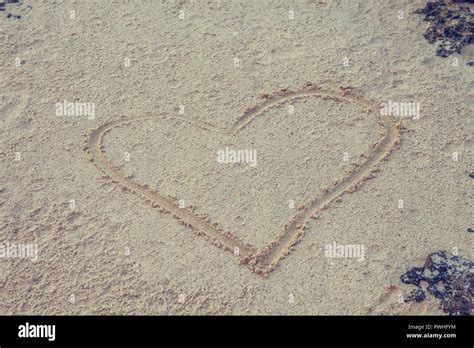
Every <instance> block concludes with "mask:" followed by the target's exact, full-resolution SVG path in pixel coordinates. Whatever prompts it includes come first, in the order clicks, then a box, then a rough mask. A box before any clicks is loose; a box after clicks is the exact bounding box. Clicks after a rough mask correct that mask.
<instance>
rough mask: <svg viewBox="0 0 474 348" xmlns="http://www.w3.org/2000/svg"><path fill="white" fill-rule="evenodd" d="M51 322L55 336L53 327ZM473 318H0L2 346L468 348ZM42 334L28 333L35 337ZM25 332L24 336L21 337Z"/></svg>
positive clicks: (473, 336)
mask: <svg viewBox="0 0 474 348" xmlns="http://www.w3.org/2000/svg"><path fill="white" fill-rule="evenodd" d="M44 325H54V339H53V334H52V333H53V330H52V328H53V327H52V326H44ZM473 332H474V325H473V320H472V317H433V316H431V317H426V316H414V317H378V316H367V317H355V316H337V317H329V316H317V317H316V316H288V317H278V316H258V317H255V316H244V317H235V316H232V317H231V316H226V317H221V316H213V317H207V316H206V317H205V316H201V317H189V316H188V317H183V316H181V317H176V316H173V317H172V316H166V317H162V316H160V317H156V316H107V317H105V316H101V317H95V316H75V317H70V316H1V317H0V346H1V347H2V348H8V347H11V346H17V345H18V346H26V345H34V346H39V345H41V346H46V345H51V346H55V345H56V346H57V345H68V344H76V345H77V344H86V343H87V344H100V345H106V344H111V345H112V344H113V345H117V344H121V345H130V346H138V345H145V344H158V345H160V344H161V345H169V344H192V345H194V346H195V345H199V344H206V345H209V344H220V345H222V344H249V343H251V344H259V345H261V344H291V345H295V344H311V345H314V344H324V345H335V344H339V345H354V344H356V345H364V344H392V345H399V344H408V345H416V346H419V345H430V346H432V345H438V344H443V345H445V344H447V345H449V346H466V347H467V346H469V347H472V346H473V343H474V339H473V338H474V335H473ZM40 334H41V335H42V336H43V337H31V336H39V335H40ZM20 336H27V337H20Z"/></svg>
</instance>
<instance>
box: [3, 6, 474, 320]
mask: <svg viewBox="0 0 474 348" xmlns="http://www.w3.org/2000/svg"><path fill="white" fill-rule="evenodd" d="M425 4H426V1H389V0H380V1H362V0H360V1H358V0H357V1H356V0H350V1H336V0H326V1H317V0H313V1H311V0H307V1H306V0H293V1H270V0H268V1H264V0H262V1H245V0H241V1H224V0H222V1H218V0H209V1H201V0H196V1H151V0H149V1H145V0H142V1H138V0H137V1H125V0H123V1H119V0H114V1H112V0H104V1H90V0H87V1H79V0H77V1H72V0H71V1H29V0H22V1H21V3H20V4H13V3H7V4H6V5H5V8H6V11H3V12H0V61H1V64H2V65H1V66H2V72H1V74H0V124H1V127H0V134H1V136H0V243H1V244H2V245H3V246H4V248H3V251H4V255H3V257H2V258H0V314H146V315H149V314H178V315H179V314H239V315H240V314H273V315H278V314H317V315H330V314H332V315H335V314H337V315H339V314H342V315H348V314H351V315H377V314H390V315H392V314H395V315H397V314H413V315H417V314H429V315H437V314H444V312H443V311H442V310H441V309H440V304H439V300H438V299H436V298H434V297H433V296H431V295H429V294H427V298H426V300H424V301H421V302H416V301H415V302H408V303H407V302H405V301H404V298H405V297H406V296H407V295H408V294H409V293H410V291H411V290H412V287H411V286H409V285H406V284H403V283H402V282H401V280H400V277H401V276H402V274H404V273H405V272H407V271H408V270H409V269H410V268H413V267H422V266H423V264H424V263H425V260H426V258H427V256H428V255H429V254H432V253H434V252H437V251H440V250H446V251H448V252H449V253H453V254H454V255H460V256H462V257H463V258H466V259H469V260H473V259H474V248H473V246H474V242H473V238H474V233H472V232H468V229H470V228H474V225H473V224H474V221H473V212H474V204H473V196H474V191H473V182H474V181H473V180H474V179H473V178H471V177H470V176H469V175H470V174H471V173H473V172H474V133H473V129H474V115H473V100H474V93H473V91H474V89H473V86H474V80H473V77H474V67H473V66H470V65H469V64H468V63H469V62H472V61H474V48H473V47H472V45H471V46H466V47H464V48H463V50H462V52H461V54H457V53H456V54H453V55H450V56H449V57H444V58H443V57H439V56H437V55H436V54H435V51H436V46H435V45H431V44H429V43H428V42H427V40H426V39H425V38H424V37H423V33H424V32H425V30H426V27H427V23H426V22H425V21H423V18H422V16H420V15H419V14H414V13H413V12H414V11H415V10H416V9H418V8H421V7H423V6H424V5H425ZM7 13H11V14H12V15H11V16H7ZM389 101H390V103H392V104H393V103H395V104H396V103H399V104H397V105H401V104H400V103H405V104H408V103H410V105H411V104H413V105H415V106H416V107H414V108H412V109H410V110H409V111H412V113H410V112H408V114H403V112H401V111H400V110H399V111H400V114H396V112H393V113H395V114H393V113H392V114H391V115H388V116H387V115H385V116H383V115H381V110H380V105H381V103H388V102H389ZM392 111H394V109H392ZM404 111H407V110H404ZM232 151H240V152H239V157H237V152H234V153H233V152H232ZM235 162H237V163H235ZM19 245H29V246H31V247H32V248H31V249H30V250H33V251H34V254H32V255H29V256H28V255H23V256H24V257H21V255H16V256H14V255H13V254H12V253H11V250H12V249H13V248H14V247H18V246H19ZM338 246H341V247H342V249H344V246H353V247H354V248H353V249H351V250H352V251H354V253H352V254H351V255H348V254H347V253H345V254H341V255H339V254H337V252H336V253H331V252H329V251H328V250H336V251H337V250H339V249H338ZM18 248H19V247H18ZM7 249H8V250H9V251H10V255H8V254H7V252H6V251H7ZM18 250H19V249H18ZM344 250H348V249H347V248H346V249H344ZM0 251H1V250H0Z"/></svg>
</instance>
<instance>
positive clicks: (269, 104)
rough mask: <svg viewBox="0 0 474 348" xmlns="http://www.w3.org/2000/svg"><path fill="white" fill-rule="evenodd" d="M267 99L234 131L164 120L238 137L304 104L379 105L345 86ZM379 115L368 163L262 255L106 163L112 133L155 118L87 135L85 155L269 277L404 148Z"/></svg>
mask: <svg viewBox="0 0 474 348" xmlns="http://www.w3.org/2000/svg"><path fill="white" fill-rule="evenodd" d="M263 98H264V99H265V100H264V101H263V102H261V103H260V104H257V105H256V106H254V107H251V108H249V109H247V110H246V111H245V112H244V113H243V115H242V116H240V117H239V118H238V119H237V121H236V122H235V123H234V125H233V126H232V127H231V128H230V129H223V128H219V127H216V126H214V125H212V124H209V123H206V122H200V121H192V120H188V119H186V118H183V117H179V116H165V117H169V118H173V119H182V120H184V121H186V122H189V123H190V124H192V125H194V126H196V127H199V128H202V129H204V130H207V131H213V132H218V133H220V134H225V135H228V136H233V135H235V134H237V133H238V132H239V131H240V130H242V129H243V128H245V127H246V126H247V125H248V124H250V123H251V122H252V121H253V120H254V119H255V118H257V117H258V116H261V115H263V114H265V113H266V112H267V111H268V110H269V109H271V108H274V107H279V106H281V105H283V104H286V103H288V102H293V101H296V100H300V99H307V98H322V99H330V100H334V101H337V102H349V103H353V104H357V105H358V106H360V107H362V108H363V109H364V110H365V111H366V112H367V113H373V114H376V111H377V110H378V105H379V104H377V103H375V102H374V101H371V100H367V99H364V98H363V97H362V96H360V95H357V94H356V93H355V92H354V91H353V90H352V88H351V87H340V88H339V89H338V90H334V89H327V88H326V89H323V88H321V87H319V86H316V85H314V84H312V83H309V82H308V83H306V84H305V85H304V86H302V87H301V88H298V89H295V90H289V89H281V90H280V91H278V92H277V93H276V94H273V95H267V94H265V95H263ZM376 115H377V118H376V120H377V121H378V124H379V125H381V126H382V128H383V131H382V132H381V133H380V135H381V136H380V138H379V139H378V140H377V141H376V142H375V143H373V144H372V145H371V146H370V149H369V152H368V153H365V154H363V155H362V158H364V160H363V161H362V162H361V163H359V164H357V166H355V167H354V168H353V169H352V170H350V171H349V172H348V173H347V174H346V175H345V176H343V177H342V178H339V179H337V180H335V181H334V182H333V183H332V185H329V186H328V187H326V188H324V189H322V190H321V192H320V194H318V195H315V196H313V197H312V198H311V199H310V200H308V201H307V202H305V203H304V204H301V205H300V206H298V207H297V209H296V210H297V211H296V213H295V214H294V215H293V216H292V217H291V218H290V219H289V220H288V221H287V222H286V223H285V225H284V226H283V229H282V231H280V233H279V234H278V236H277V237H276V238H274V239H273V240H272V241H271V242H269V243H268V244H267V245H266V246H264V247H263V248H261V249H260V250H258V249H257V248H256V247H255V246H253V245H252V244H250V243H247V242H244V241H242V240H241V239H239V238H238V237H236V236H235V234H234V233H232V232H230V231H227V230H225V229H224V228H222V227H221V226H219V224H218V223H216V222H211V221H210V219H209V217H208V216H207V215H206V214H205V213H199V212H196V211H195V210H194V209H193V208H192V207H187V208H181V207H180V206H179V203H178V202H177V201H176V200H175V199H173V198H171V197H168V196H166V195H164V194H163V193H161V192H159V191H158V190H155V189H152V188H150V187H149V186H148V185H147V184H143V183H139V182H137V181H134V180H132V178H131V177H129V176H126V175H125V174H124V173H122V172H121V171H120V170H119V168H118V167H117V166H116V165H114V164H113V163H112V162H110V161H109V160H108V159H107V156H106V153H105V151H104V145H103V144H102V141H103V139H104V136H105V135H106V134H107V133H108V132H110V131H111V130H112V129H114V128H117V127H126V126H128V125H130V123H131V122H138V121H143V120H149V119H156V117H142V118H135V119H131V120H130V119H125V118H121V119H119V120H115V121H109V122H106V123H105V124H102V125H101V126H99V127H97V128H95V129H94V130H92V131H91V132H90V133H88V134H86V139H85V141H84V143H85V147H84V151H85V152H86V154H87V156H88V160H89V161H90V162H92V163H94V165H95V166H96V167H97V168H98V169H99V171H100V172H101V173H102V174H103V175H102V178H103V179H106V180H108V181H110V182H112V183H113V184H118V185H120V186H121V187H122V190H123V191H126V192H131V193H133V194H135V195H137V196H139V197H141V198H142V199H144V200H145V201H146V202H147V203H149V204H150V205H151V206H152V207H153V208H156V209H158V210H159V211H160V212H162V213H167V214H171V215H172V216H173V218H175V219H176V220H177V221H178V222H179V223H180V224H182V225H184V226H186V227H188V228H190V229H191V231H192V232H194V233H195V234H197V235H199V236H202V237H204V238H205V239H206V240H208V241H209V242H211V243H212V244H214V245H215V246H217V247H219V248H221V249H224V250H227V251H230V252H231V253H232V254H233V255H234V256H236V257H237V258H238V259H239V261H240V263H241V264H244V265H246V266H247V267H248V268H249V269H250V270H251V271H252V272H254V273H256V274H258V275H260V276H263V277H267V276H268V275H269V273H270V272H272V271H273V270H275V269H276V268H277V266H278V265H279V264H280V262H281V261H282V259H283V258H285V257H286V256H287V255H288V254H290V252H291V251H292V250H294V249H295V246H296V244H297V243H298V242H299V241H301V240H302V238H303V236H304V234H305V231H306V230H307V224H308V222H309V221H310V219H316V218H317V214H318V213H320V212H321V211H324V210H326V209H328V208H329V206H331V205H332V204H333V203H335V202H339V201H341V199H342V196H344V195H346V194H349V193H352V192H355V191H357V190H358V189H359V188H360V187H361V186H362V185H363V184H364V183H365V182H366V181H367V180H369V179H371V178H373V177H374V176H375V175H376V173H377V172H378V171H379V170H380V165H381V163H382V162H383V161H385V160H386V159H387V158H388V156H389V155H390V153H391V152H392V150H393V149H394V148H396V147H397V146H399V144H400V142H401V133H402V131H403V127H402V125H401V123H400V121H395V120H394V119H393V118H392V117H391V116H388V115H387V116H380V114H376Z"/></svg>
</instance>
